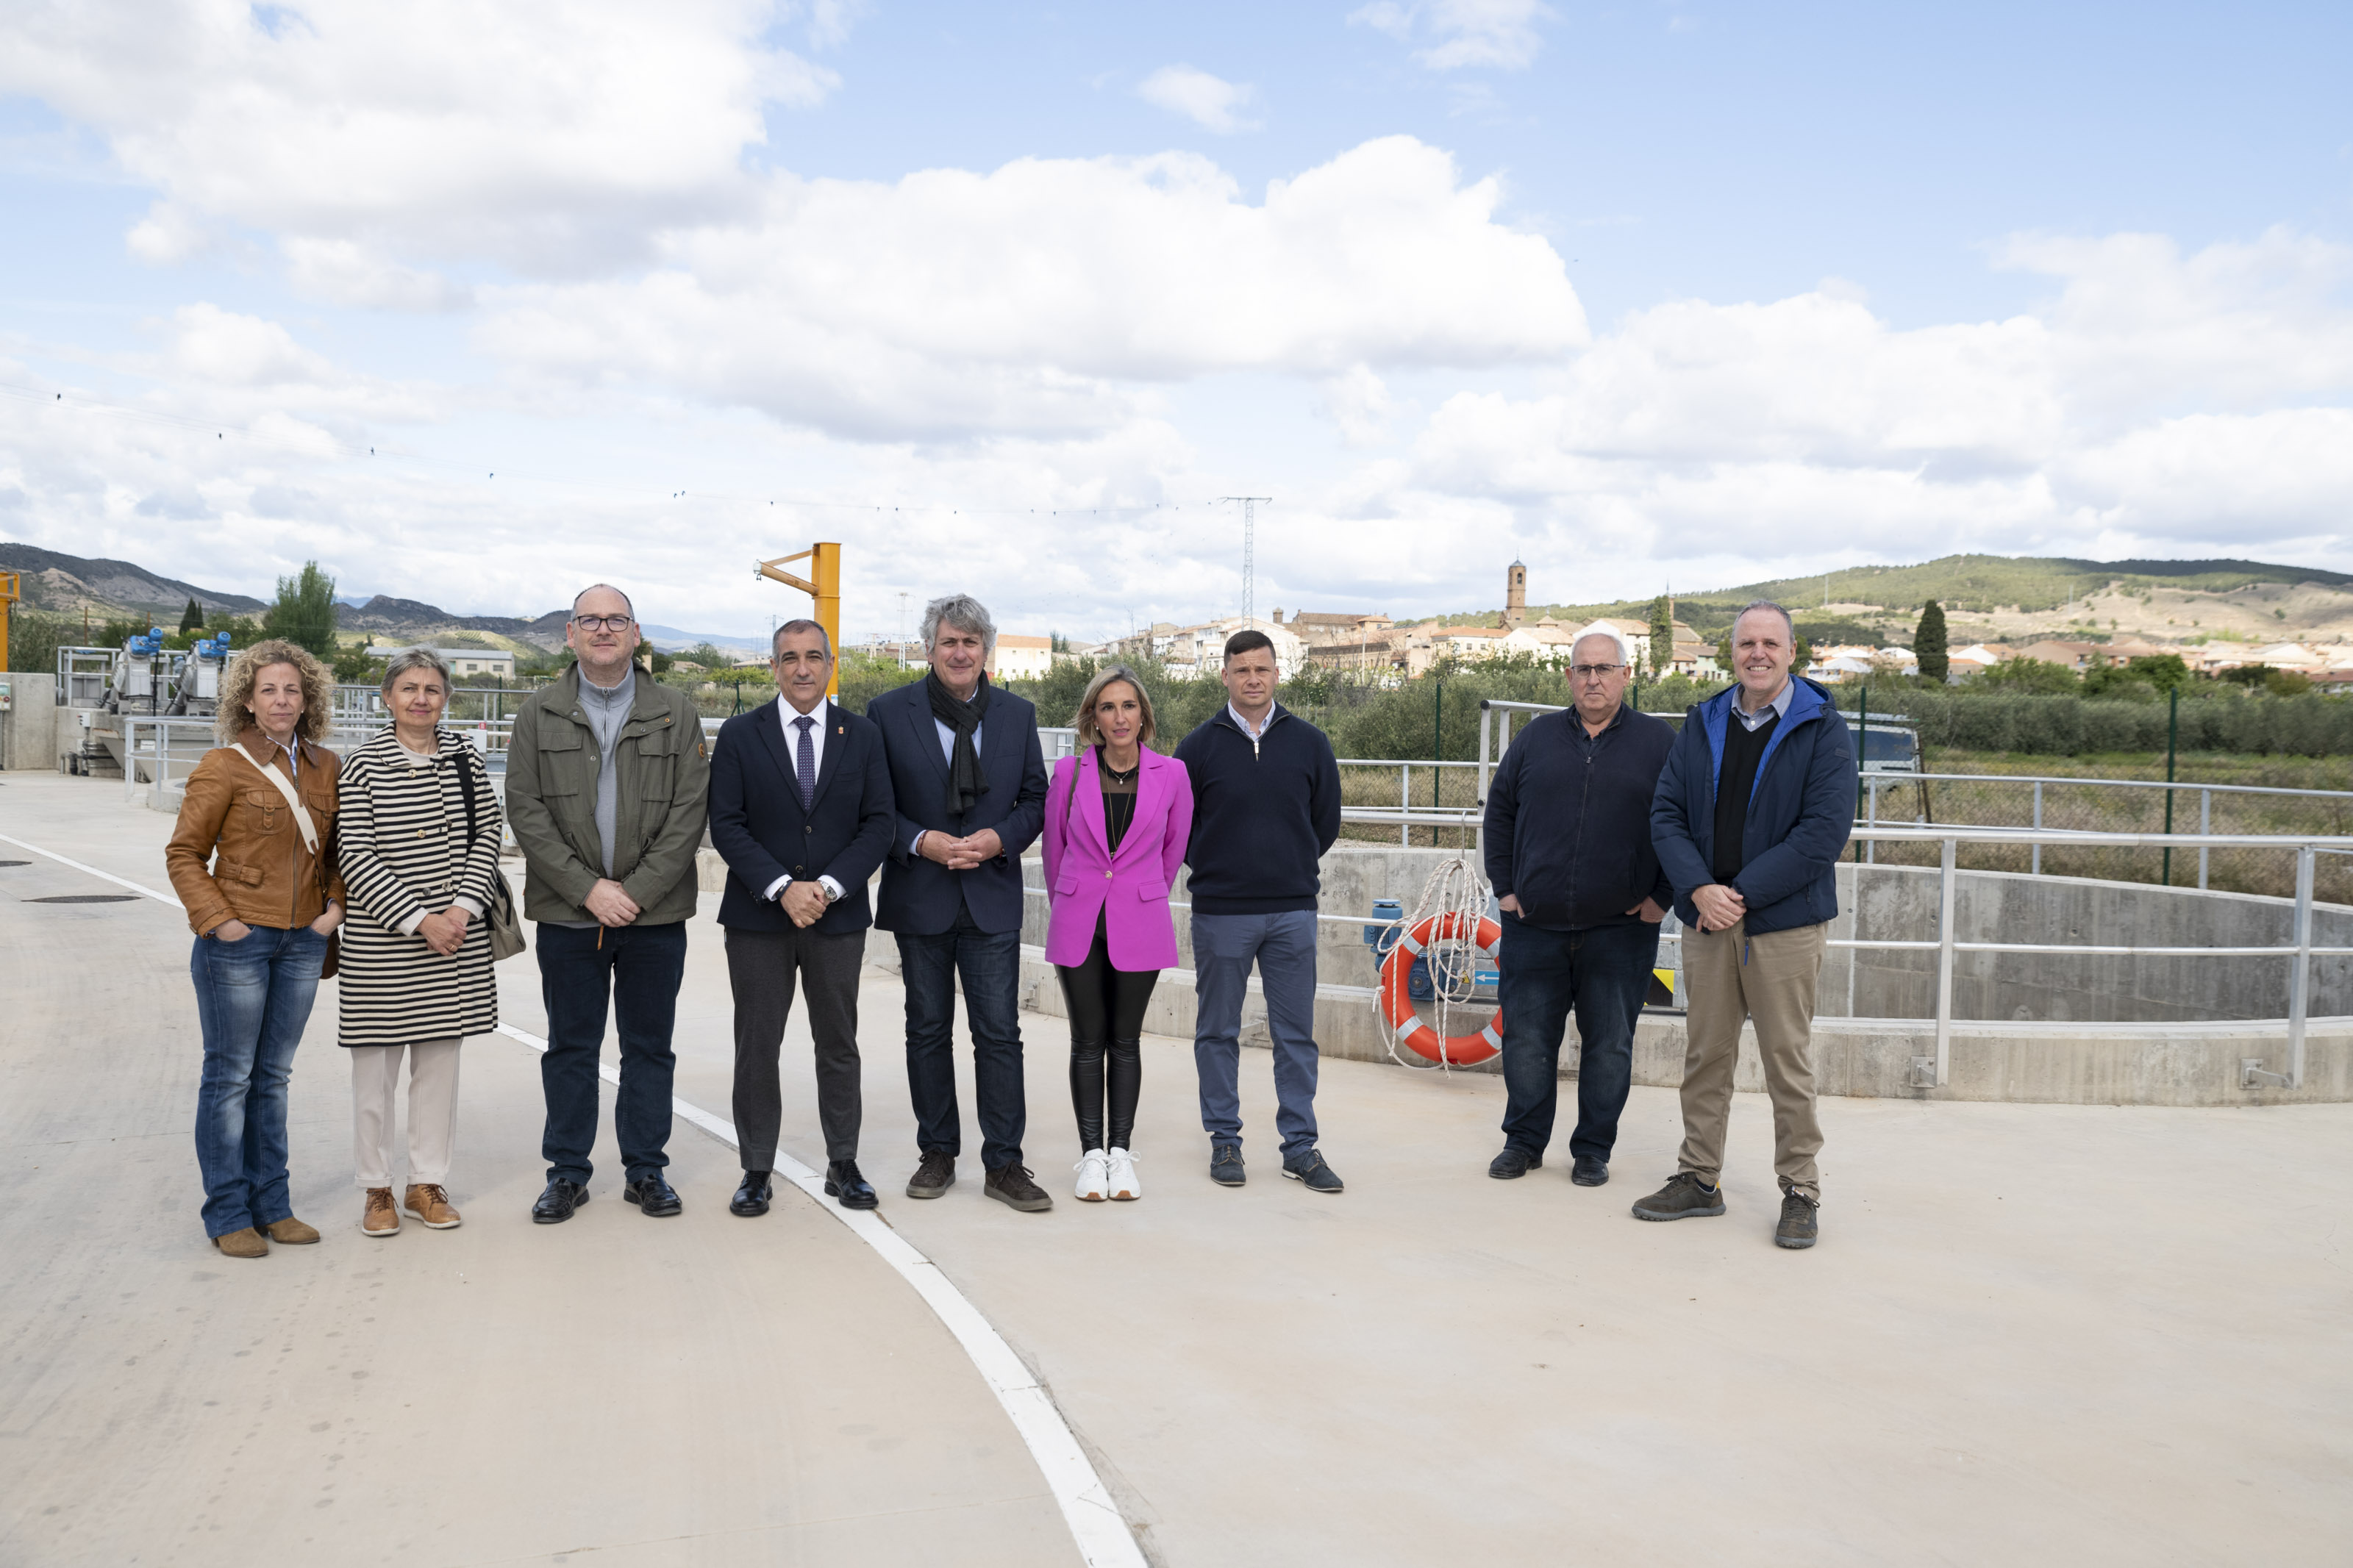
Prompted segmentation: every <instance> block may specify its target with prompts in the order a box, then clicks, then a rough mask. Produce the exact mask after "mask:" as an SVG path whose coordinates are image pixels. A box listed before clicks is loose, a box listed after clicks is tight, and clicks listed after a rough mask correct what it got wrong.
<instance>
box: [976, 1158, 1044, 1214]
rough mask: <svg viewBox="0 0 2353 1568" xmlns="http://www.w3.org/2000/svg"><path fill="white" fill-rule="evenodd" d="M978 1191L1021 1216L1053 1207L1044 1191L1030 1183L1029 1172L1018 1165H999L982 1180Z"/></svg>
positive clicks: (1035, 1184)
mask: <svg viewBox="0 0 2353 1568" xmlns="http://www.w3.org/2000/svg"><path fill="white" fill-rule="evenodd" d="M980 1190H981V1191H982V1192H984V1193H987V1194H988V1195H989V1196H990V1197H992V1198H995V1199H996V1200H997V1202H998V1203H1001V1204H1004V1205H1008V1207H1011V1208H1017V1209H1019V1210H1020V1211H1021V1212H1022V1213H1023V1214H1039V1213H1042V1212H1044V1211H1045V1210H1047V1209H1050V1208H1052V1207H1053V1206H1054V1200H1053V1199H1051V1198H1050V1197H1048V1196H1047V1195H1046V1189H1045V1188H1043V1187H1041V1186H1039V1184H1037V1183H1035V1182H1033V1181H1031V1180H1030V1179H1029V1171H1028V1170H1027V1169H1026V1168H1024V1167H1023V1166H1020V1165H999V1166H998V1167H997V1169H995V1170H994V1171H991V1172H989V1173H988V1174H987V1176H986V1177H984V1178H983V1179H982V1181H981V1184H980Z"/></svg>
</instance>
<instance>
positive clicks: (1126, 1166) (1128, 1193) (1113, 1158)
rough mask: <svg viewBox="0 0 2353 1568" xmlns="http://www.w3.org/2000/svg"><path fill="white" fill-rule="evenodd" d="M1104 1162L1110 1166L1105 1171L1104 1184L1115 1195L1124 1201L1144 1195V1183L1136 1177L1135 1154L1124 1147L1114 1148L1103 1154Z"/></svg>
mask: <svg viewBox="0 0 2353 1568" xmlns="http://www.w3.org/2000/svg"><path fill="white" fill-rule="evenodd" d="M1103 1163H1104V1164H1105V1165H1106V1166H1107V1167H1109V1168H1108V1169H1107V1170H1106V1172H1105V1173H1104V1176H1103V1185H1104V1186H1105V1187H1106V1188H1108V1189H1109V1190H1110V1193H1111V1195H1112V1196H1113V1197H1114V1198H1117V1199H1120V1200H1121V1201H1123V1202H1124V1201H1126V1200H1128V1199H1132V1198H1140V1197H1142V1196H1143V1195H1144V1184H1143V1183H1142V1182H1139V1181H1137V1180H1136V1179H1135V1156H1134V1155H1133V1154H1131V1153H1129V1152H1127V1151H1126V1150H1124V1149H1113V1150H1112V1151H1111V1152H1108V1153H1107V1154H1105V1155H1104V1156H1103Z"/></svg>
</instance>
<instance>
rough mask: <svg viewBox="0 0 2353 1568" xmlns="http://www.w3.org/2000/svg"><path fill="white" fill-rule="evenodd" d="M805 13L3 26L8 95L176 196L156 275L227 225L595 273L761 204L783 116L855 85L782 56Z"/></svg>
mask: <svg viewBox="0 0 2353 1568" xmlns="http://www.w3.org/2000/svg"><path fill="white" fill-rule="evenodd" d="M794 15H796V13H795V11H794V10H793V8H790V7H783V6H779V5H776V4H773V3H771V0H676V3H674V4H671V5H662V6H659V7H653V8H649V7H646V6H642V5H632V4H628V3H626V0H579V3H578V4H575V5H565V6H562V7H553V8H551V7H531V6H522V7H512V6H509V7H497V6H491V7H483V6H478V5H466V4H463V3H462V0H416V3H414V4H408V5H399V6H385V5H375V4H373V3H371V0H303V3H301V4H300V5H293V6H278V7H256V6H252V5H247V4H245V3H244V0H186V3H182V4H165V3H163V0H151V3H149V4H144V5H102V6H92V5H81V4H79V3H77V0H22V3H20V4H15V5H9V6H7V7H6V8H5V10H0V92H21V93H26V94H30V95H32V96H35V97H37V98H39V99H41V100H45V101H46V102H47V103H48V104H50V105H51V106H52V107H54V108H55V109H57V110H58V111H59V112H60V113H62V114H65V115H67V116H69V117H70V118H71V119H73V120H76V121H79V122H80V123H82V124H84V125H87V126H89V127H90V128H92V129H93V130H95V131H96V132H99V133H100V135H101V136H102V137H104V138H105V140H106V141H107V142H108V144H109V145H110V146H111V148H112V150H113V153H114V156H115V158H116V160H117V161H118V162H119V163H121V166H122V168H123V169H124V171H125V172H126V173H128V174H130V175H131V176H132V178H133V179H135V180H137V181H139V182H140V183H142V184H146V185H148V186H150V187H152V188H153V189H154V190H155V191H156V192H157V193H158V202H157V205H156V208H155V210H154V211H153V213H152V214H151V215H150V216H149V217H148V218H147V219H146V220H145V221H144V222H143V223H142V224H141V225H140V226H138V228H137V229H136V230H134V232H133V234H132V240H131V243H132V248H133V250H134V252H135V253H137V254H139V255H141V256H142V257H144V258H149V259H153V260H158V261H167V260H172V259H175V258H178V257H180V256H184V255H185V254H188V253H189V251H190V250H192V249H193V248H195V247H197V246H198V245H200V244H201V243H202V237H203V236H204V233H205V231H206V228H207V227H208V226H213V225H218V224H227V225H236V226H249V227H253V228H259V229H263V230H267V231H269V232H270V233H272V234H275V235H277V236H279V237H280V238H281V239H282V240H285V241H289V242H310V243H315V244H321V245H328V246H343V247H364V249H365V250H367V251H369V252H371V253H378V254H381V255H383V256H385V257H392V258H403V259H405V260H406V261H408V262H411V263H414V262H416V261H417V260H419V259H423V260H427V261H462V260H487V261H490V262H492V263H495V264H498V265H502V266H506V267H511V268H520V269H522V270H524V271H527V272H532V273H538V274H554V275H567V274H569V275H577V274H580V273H582V272H586V271H593V270H596V269H600V268H601V267H602V266H604V265H606V264H608V263H610V262H612V261H613V260H615V259H616V258H628V257H633V256H642V255H643V254H644V247H645V244H646V241H647V238H648V237H649V235H650V234H651V233H652V232H653V231H654V230H656V229H658V228H659V227H661V226H666V225H670V224H677V223H689V222H696V221H707V220H709V219H711V218H712V217H715V216H721V215H723V214H726V213H729V212H732V211H740V210H742V209H743V208H744V206H745V205H748V204H749V203H750V202H751V201H752V200H753V199H754V195H755V183H754V180H753V179H752V178H751V177H750V175H749V174H747V172H746V169H745V167H744V154H745V153H746V150H747V149H752V148H756V147H758V146H760V145H761V144H762V143H763V142H765V131H764V128H763V123H762V113H763V109H764V106H765V105H767V104H770V103H783V104H786V105H795V106H807V105H812V104H815V103H817V102H818V101H819V100H822V99H823V98H824V97H825V96H826V94H827V93H828V92H829V91H830V90H831V89H833V87H834V86H835V85H836V84H837V79H836V78H835V76H834V75H833V73H831V72H830V71H828V70H826V69H824V68H821V67H818V66H815V65H813V64H811V63H810V62H808V61H807V60H806V59H804V58H801V57H799V56H797V55H795V54H793V53H792V52H791V51H789V50H786V49H783V48H780V47H775V46H773V45H771V44H769V43H767V42H765V38H766V37H768V35H769V33H770V32H771V30H772V29H774V28H775V27H776V26H778V25H780V24H781V23H782V22H784V21H786V20H787V19H789V18H790V17H791V16H794ZM807 19H808V21H809V23H810V26H811V28H812V30H813V32H814V33H815V34H816V35H817V36H818V37H832V36H834V35H836V34H838V33H839V30H840V29H841V28H843V27H845V26H847V16H846V12H845V8H844V7H843V6H842V5H839V4H828V5H819V6H818V8H817V9H816V10H815V12H813V13H812V14H810V16H808V18H807ZM354 265H364V264H362V263H353V264H350V265H347V266H346V267H344V268H343V271H345V272H348V271H350V270H351V266H354ZM428 293H429V290H428Z"/></svg>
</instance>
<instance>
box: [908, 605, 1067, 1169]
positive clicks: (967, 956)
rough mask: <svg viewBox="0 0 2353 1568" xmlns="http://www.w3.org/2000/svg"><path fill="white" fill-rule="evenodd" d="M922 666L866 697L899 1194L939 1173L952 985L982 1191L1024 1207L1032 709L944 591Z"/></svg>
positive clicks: (960, 1126) (947, 1103)
mask: <svg viewBox="0 0 2353 1568" xmlns="http://www.w3.org/2000/svg"><path fill="white" fill-rule="evenodd" d="M923 647H924V649H925V651H926V653H927V654H928V656H929V658H930V659H931V665H932V672H931V674H929V675H927V676H925V677H924V678H923V679H922V680H919V681H916V682H913V684H911V685H907V686H902V687H900V688H898V689H896V690H892V691H886V692H884V693H883V694H882V695H881V696H880V697H877V698H876V699H874V700H872V701H871V702H869V703H868V704H867V705H866V714H867V717H868V718H870V719H871V720H873V721H874V723H875V727H876V728H878V729H879V730H881V731H882V752H883V755H884V756H885V757H886V758H887V759H888V760H889V763H890V767H891V794H892V799H893V801H894V802H895V804H896V805H897V808H898V814H899V820H898V825H897V826H896V827H895V828H893V829H892V835H891V858H890V861H889V863H888V864H886V865H885V866H884V867H883V868H882V904H881V910H879V911H878V912H877V913H876V915H875V919H874V923H875V924H876V925H878V926H880V927H881V928H882V929H883V930H884V931H891V932H893V933H895V934H896V935H897V937H898V939H899V973H900V978H901V979H902V981H903V982H904V983H905V985H906V993H907V1089H908V1092H909V1094H910V1095H911V1096H912V1097H913V1100H914V1102H915V1142H916V1146H917V1149H918V1151H919V1152H920V1153H921V1155H922V1159H921V1162H920V1163H919V1164H918V1165H917V1166H916V1169H915V1174H914V1176H913V1179H912V1180H910V1181H909V1182H908V1184H907V1195H908V1196H909V1197H911V1198H935V1197H938V1196H940V1195H941V1194H944V1193H945V1192H946V1191H947V1190H948V1188H949V1186H950V1185H951V1184H953V1183H954V1182H955V1163H956V1156H957V1154H958V1153H960V1152H962V1151H963V1147H964V1123H963V1120H962V1117H961V1115H960V1114H959V1112H958V1110H957V1108H956V1086H955V1038H954V1028H955V1003H956V982H957V981H958V979H959V978H960V979H961V980H962V981H963V983H964V1005H965V1019H966V1021H967V1023H968V1024H969V1026H970V1027H971V1030H972V1059H973V1089H974V1098H975V1099H976V1100H978V1101H979V1105H978V1107H977V1110H978V1112H979V1116H978V1120H979V1122H980V1135H981V1144H980V1160H981V1164H982V1165H983V1166H984V1167H986V1169H987V1176H986V1178H985V1179H984V1181H983V1182H982V1184H981V1187H982V1191H984V1192H985V1193H987V1194H988V1195H989V1196H990V1197H992V1198H995V1199H997V1201H998V1202H999V1203H1003V1204H1008V1205H1011V1206H1012V1207H1014V1208H1016V1209H1019V1210H1021V1211H1023V1212H1024V1213H1036V1212H1038V1211H1039V1210H1043V1209H1050V1208H1051V1207H1053V1206H1054V1200H1053V1199H1051V1198H1050V1197H1048V1196H1047V1195H1046V1194H1045V1191H1044V1189H1042V1188H1040V1187H1039V1185H1038V1184H1037V1183H1036V1182H1034V1181H1032V1180H1030V1177H1029V1169H1028V1168H1027V1167H1026V1166H1024V1165H1023V1164H1022V1163H1021V1134H1022V1132H1023V1131H1024V1130H1025V1129H1026V1127H1027V1125H1028V1122H1029V1106H1028V1100H1027V1099H1026V1097H1025V1095H1024V1092H1023V1087H1022V1081H1021V1016H1020V1004H1019V997H1018V994H1019V982H1020V977H1021V900H1022V891H1021V852H1022V851H1023V850H1024V849H1027V848H1029V846H1030V845H1031V844H1032V843H1034V842H1036V840H1037V837H1038V834H1039V830H1040V829H1041V828H1043V827H1044V826H1045V822H1046V762H1045V757H1044V755H1043V754H1042V753H1041V752H1039V749H1038V710H1037V709H1035V708H1033V707H1031V706H1030V705H1029V703H1028V702H1025V701H1023V700H1021V699H1020V698H1018V697H1016V696H1014V695H1013V693H1011V692H1010V691H1006V690H1003V689H999V688H998V687H997V686H996V685H995V684H994V683H993V682H991V681H990V680H989V679H988V668H987V666H988V656H989V654H990V652H991V651H992V650H993V649H994V648H995V647H997V623H996V622H994V621H992V620H990V619H989V617H988V611H987V609H985V608H983V607H982V605H981V604H980V601H979V600H977V599H975V598H973V597H971V596H970V595H965V594H952V595H948V596H947V597H945V598H943V599H934V600H933V601H932V602H931V603H930V604H928V605H924V606H923Z"/></svg>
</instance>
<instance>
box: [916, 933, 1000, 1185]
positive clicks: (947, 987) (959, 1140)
mask: <svg viewBox="0 0 2353 1568" xmlns="http://www.w3.org/2000/svg"><path fill="white" fill-rule="evenodd" d="M897 935H898V938H899V977H900V979H901V980H902V981H903V982H904V983H905V986H906V992H907V1093H908V1096H909V1097H910V1098H911V1099H912V1100H913V1101H914V1103H915V1146H916V1149H917V1150H918V1151H919V1152H930V1151H932V1150H934V1149H937V1150H939V1151H941V1152H943V1153H946V1154H950V1155H955V1154H960V1153H962V1152H964V1120H963V1115H962V1113H961V1112H960V1111H959V1110H957V1108H956V1081H955V1002H956V988H955V983H956V981H957V979H958V978H959V977H961V978H962V979H963V981H964V1010H965V1025H966V1026H967V1027H968V1028H969V1029H970V1030H971V1031H972V1086H973V1091H974V1092H973V1098H974V1099H976V1100H979V1101H980V1104H979V1105H978V1107H977V1108H976V1109H977V1110H978V1112H979V1114H978V1117H977V1118H976V1120H977V1121H979V1122H980V1163H982V1164H983V1165H985V1166H987V1168H988V1169H989V1170H992V1171H1001V1170H1003V1169H1004V1168H1005V1167H1006V1166H1008V1165H1018V1164H1020V1163H1021V1134H1022V1133H1023V1132H1024V1131H1027V1130H1028V1128H1029V1097H1028V1093H1027V1090H1026V1089H1025V1087H1024V1085H1023V1083H1022V1080H1021V1009H1020V998H1019V989H1020V978H1021V933H1020V932H1019V931H983V930H981V929H980V928H979V927H978V926H976V925H975V924H974V923H973V920H972V914H971V911H969V910H957V911H956V923H955V927H954V929H952V930H949V931H942V932H941V933H940V934H938V935H937V936H916V935H913V934H912V933H911V932H907V931H900V932H898V933H897Z"/></svg>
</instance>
